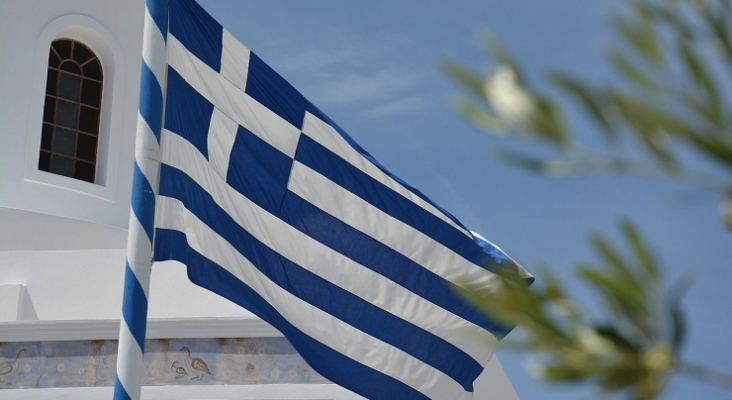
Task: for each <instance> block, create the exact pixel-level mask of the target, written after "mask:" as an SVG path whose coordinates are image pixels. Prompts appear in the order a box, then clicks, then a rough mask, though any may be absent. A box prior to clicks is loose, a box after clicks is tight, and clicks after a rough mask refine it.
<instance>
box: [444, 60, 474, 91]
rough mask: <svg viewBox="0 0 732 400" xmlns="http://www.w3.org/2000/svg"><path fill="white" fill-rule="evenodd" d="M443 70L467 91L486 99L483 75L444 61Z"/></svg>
mask: <svg viewBox="0 0 732 400" xmlns="http://www.w3.org/2000/svg"><path fill="white" fill-rule="evenodd" d="M441 67H442V70H443V71H445V73H447V74H448V75H449V76H450V77H452V79H454V80H455V81H456V82H457V83H459V84H460V85H462V86H463V88H465V89H467V90H468V91H469V92H471V93H473V94H474V95H477V96H478V97H480V98H485V97H484V96H485V95H484V92H483V82H484V77H483V75H481V74H479V73H477V72H474V71H471V70H469V69H468V68H466V67H464V66H463V65H461V64H458V63H456V62H455V61H452V60H444V61H442V63H441Z"/></svg>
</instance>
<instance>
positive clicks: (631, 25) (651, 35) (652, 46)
mask: <svg viewBox="0 0 732 400" xmlns="http://www.w3.org/2000/svg"><path fill="white" fill-rule="evenodd" d="M636 11H637V12H636V13H635V14H636V15H637V16H639V17H640V20H638V21H632V22H631V21H628V20H627V19H623V18H622V17H615V18H613V19H612V20H611V24H612V26H613V28H614V29H615V31H616V32H617V33H618V34H620V36H621V37H622V38H623V40H625V42H626V43H627V44H628V45H630V46H631V47H632V48H634V49H635V50H636V51H637V52H638V54H641V55H642V56H644V57H645V58H647V59H649V60H650V61H652V62H653V63H656V64H661V63H662V62H663V53H662V50H661V46H660V43H659V40H658V35H657V34H656V28H655V27H654V25H653V23H652V22H651V21H650V20H649V18H648V15H645V13H643V12H642V10H641V9H639V8H636Z"/></svg>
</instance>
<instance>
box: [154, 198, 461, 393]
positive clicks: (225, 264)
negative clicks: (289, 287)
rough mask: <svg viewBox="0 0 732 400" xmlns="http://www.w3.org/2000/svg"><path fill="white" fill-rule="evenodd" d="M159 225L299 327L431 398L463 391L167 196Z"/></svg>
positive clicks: (455, 383)
mask: <svg viewBox="0 0 732 400" xmlns="http://www.w3.org/2000/svg"><path fill="white" fill-rule="evenodd" d="M159 204H160V205H161V207H160V209H159V212H160V213H161V214H162V215H161V218H160V220H159V225H158V226H159V228H162V229H171V230H177V231H181V232H195V234H189V235H188V244H189V245H190V246H191V248H193V249H194V250H195V251H197V252H199V253H200V254H202V255H203V256H204V257H206V258H208V259H209V260H211V261H213V262H214V263H216V264H218V265H219V266H221V267H222V268H225V269H226V270H227V271H229V272H230V273H231V274H233V275H234V276H235V277H236V278H237V279H239V280H241V281H242V282H244V283H245V284H246V285H247V286H249V287H251V288H252V289H253V290H254V291H255V292H257V293H258V294H259V295H260V296H262V297H263V298H264V299H265V300H266V301H267V302H268V303H270V304H271V305H272V306H273V307H274V308H276V309H277V310H278V311H279V312H280V313H281V315H282V316H283V317H284V318H285V319H286V320H287V321H289V322H290V323H291V324H292V325H294V326H295V327H296V328H297V329H299V330H300V331H302V332H303V333H305V334H306V335H308V336H310V337H311V338H313V339H315V340H317V341H319V342H320V343H322V344H324V345H326V346H328V347H330V348H332V349H333V350H335V351H337V352H339V353H341V354H343V355H345V356H347V357H349V358H351V359H354V360H356V361H358V362H360V363H362V364H364V365H367V366H369V367H371V368H373V369H375V370H377V371H380V372H382V373H384V374H387V375H389V376H391V377H393V378H395V379H397V380H399V381H400V382H403V383H404V384H406V385H409V386H410V387H412V388H414V389H416V390H418V391H420V392H422V393H423V394H424V395H426V396H428V397H429V398H433V399H443V398H456V397H458V396H463V394H464V393H465V391H464V389H463V388H462V386H460V384H458V383H457V382H456V381H454V380H453V379H452V378H450V377H449V376H447V375H445V374H444V373H442V372H441V371H439V370H437V369H435V368H433V367H432V366H430V365H429V364H425V363H424V362H422V361H421V360H419V359H417V358H414V357H413V356H411V355H409V354H407V353H405V352H403V351H402V350H400V349H398V348H396V347H394V346H391V345H389V344H388V343H385V342H383V341H381V340H379V339H376V338H374V337H373V336H370V335H367V334H365V333H364V332H362V331H360V330H358V329H356V328H354V327H352V326H351V325H348V324H346V323H344V322H342V321H341V320H339V319H337V318H335V317H333V316H331V315H330V314H328V313H326V312H324V311H322V310H320V309H318V308H316V307H313V306H312V305H310V304H309V303H306V302H304V301H303V300H301V299H300V298H298V297H296V296H294V295H292V294H291V293H290V292H288V291H286V290H284V289H282V288H281V287H280V286H278V285H277V284H275V283H274V282H272V281H271V280H270V279H269V278H268V277H267V276H266V275H264V274H262V273H261V272H260V271H259V270H258V269H257V268H256V267H255V266H254V265H252V264H251V263H250V262H249V260H247V259H246V258H245V257H243V256H242V255H241V254H240V253H239V252H238V251H237V250H236V249H235V248H234V247H233V246H232V245H231V244H230V243H229V242H227V241H226V240H225V239H223V238H221V237H220V236H219V235H218V234H217V233H216V232H214V231H213V230H211V229H210V228H209V227H208V226H207V225H206V224H204V223H203V222H202V221H201V220H199V219H198V218H197V217H196V216H195V215H193V214H192V213H190V212H189V211H188V210H187V209H186V208H185V207H184V206H183V204H182V203H181V202H180V201H179V200H177V199H173V198H170V197H162V196H161V197H160V198H159Z"/></svg>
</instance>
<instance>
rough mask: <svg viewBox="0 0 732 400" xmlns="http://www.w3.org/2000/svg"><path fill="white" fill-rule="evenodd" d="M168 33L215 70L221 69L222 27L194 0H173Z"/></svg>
mask: <svg viewBox="0 0 732 400" xmlns="http://www.w3.org/2000/svg"><path fill="white" fill-rule="evenodd" d="M172 5H175V6H172ZM170 33H171V34H172V35H173V36H175V37H176V38H177V39H178V40H179V41H180V42H181V43H183V45H184V46H185V47H186V48H187V49H188V51H190V52H191V53H193V54H195V56H196V57H198V58H199V59H200V60H202V61H203V62H205V63H206V64H208V65H209V66H210V67H211V68H213V69H214V70H215V71H216V72H220V71H221V49H222V46H223V44H222V40H223V39H222V37H223V34H224V28H223V27H222V26H221V24H219V23H218V22H217V21H216V20H215V19H213V17H211V16H210V15H209V14H208V13H207V12H206V11H204V10H203V8H201V6H199V5H198V4H197V3H196V2H195V1H191V0H173V4H171V7H170Z"/></svg>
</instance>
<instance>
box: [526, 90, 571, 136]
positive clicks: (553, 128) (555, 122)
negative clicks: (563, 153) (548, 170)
mask: <svg viewBox="0 0 732 400" xmlns="http://www.w3.org/2000/svg"><path fill="white" fill-rule="evenodd" d="M536 105H537V108H538V110H539V119H538V120H537V121H535V123H534V127H535V129H536V131H537V133H538V134H539V137H540V138H542V139H545V140H547V141H549V142H550V143H553V144H555V145H558V146H565V145H567V144H569V142H570V141H571V140H570V135H569V132H568V131H567V128H566V126H565V123H564V117H563V116H562V113H561V111H560V107H559V105H558V103H556V102H554V101H553V100H552V99H550V98H549V97H544V96H537V97H536Z"/></svg>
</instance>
